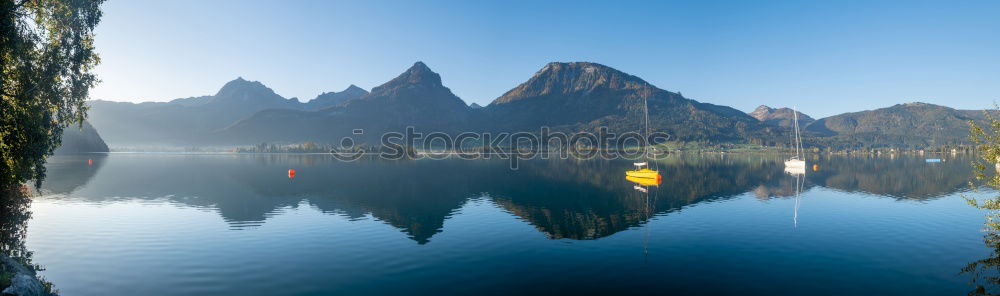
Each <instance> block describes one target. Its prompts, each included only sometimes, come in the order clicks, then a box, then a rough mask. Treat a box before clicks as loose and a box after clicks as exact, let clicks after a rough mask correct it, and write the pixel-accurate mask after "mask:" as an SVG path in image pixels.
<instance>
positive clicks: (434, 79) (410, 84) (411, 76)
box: [372, 62, 444, 93]
mask: <svg viewBox="0 0 1000 296" xmlns="http://www.w3.org/2000/svg"><path fill="white" fill-rule="evenodd" d="M400 87H405V88H418V87H419V88H444V85H442V84H441V75H438V73H434V71H432V70H431V68H429V67H427V65H425V64H424V63H423V62H416V63H413V66H411V67H410V68H409V69H406V71H404V72H403V73H402V74H399V76H396V78H393V79H392V80H389V82H386V83H385V84H382V85H380V86H377V87H375V88H372V92H373V93H377V92H380V91H384V90H389V89H395V88H400Z"/></svg>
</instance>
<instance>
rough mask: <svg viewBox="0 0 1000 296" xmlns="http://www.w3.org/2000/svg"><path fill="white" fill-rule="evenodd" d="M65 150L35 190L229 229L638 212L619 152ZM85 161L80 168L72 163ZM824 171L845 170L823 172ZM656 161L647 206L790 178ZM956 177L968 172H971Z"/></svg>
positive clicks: (597, 222)
mask: <svg viewBox="0 0 1000 296" xmlns="http://www.w3.org/2000/svg"><path fill="white" fill-rule="evenodd" d="M73 157H79V156H63V157H62V158H61V159H58V160H54V161H53V163H62V164H63V165H53V166H50V168H49V175H50V178H49V179H47V180H46V182H45V183H44V184H43V185H44V189H45V190H48V191H49V192H53V193H68V192H72V194H71V195H68V196H69V197H64V196H62V195H54V196H53V198H77V199H84V200H88V201H93V202H105V201H108V200H113V199H122V198H128V199H166V200H170V201H173V202H176V203H179V204H184V205H189V206H195V207H206V208H213V209H215V210H217V211H218V212H219V214H220V215H221V216H222V218H223V219H225V220H226V221H228V222H230V223H232V225H234V227H237V226H242V225H247V224H250V225H254V224H260V223H263V222H264V221H265V220H266V219H267V218H268V216H270V215H273V214H274V213H275V212H277V211H280V209H282V208H294V207H297V206H298V205H300V204H301V203H302V202H303V201H306V202H307V203H308V204H310V205H312V206H314V207H316V208H318V209H319V210H321V211H323V212H327V213H336V214H340V215H345V216H347V217H350V218H361V217H364V216H365V215H368V214H370V215H371V216H373V217H375V218H377V219H379V220H382V221H384V222H386V223H387V224H390V225H392V226H393V227H396V228H399V229H400V230H402V231H403V232H405V233H407V234H408V235H409V236H410V237H411V238H412V239H414V240H415V241H417V242H418V243H426V242H428V241H429V239H430V238H431V236H433V235H434V234H436V233H438V232H440V231H441V230H442V227H443V225H444V221H445V220H446V219H448V218H449V217H450V215H451V214H452V213H453V212H454V211H455V210H457V209H459V208H461V207H462V205H463V204H464V203H465V202H466V201H467V200H468V199H470V198H476V197H480V196H482V195H484V194H485V195H487V196H490V197H491V198H492V200H493V201H495V202H496V203H497V204H498V205H499V206H501V207H503V208H504V209H506V210H507V211H509V212H511V213H512V214H514V215H516V216H518V217H519V218H521V219H523V220H525V221H526V222H528V223H530V224H532V225H534V226H535V227H536V228H538V229H539V230H540V231H542V232H544V233H546V234H547V235H548V236H549V237H552V238H571V239H595V238H600V237H604V236H608V235H611V234H614V233H616V232H618V231H622V230H625V229H627V228H629V227H633V226H637V225H639V224H641V223H643V222H645V221H644V218H643V217H647V215H645V214H643V211H644V209H645V199H644V197H642V196H640V195H639V194H637V192H636V191H635V190H634V189H633V188H632V185H633V184H632V183H630V182H628V181H626V180H625V179H624V177H623V176H622V171H624V170H625V169H626V168H628V167H629V165H630V163H629V162H627V161H597V160H595V161H574V160H536V161H528V162H523V163H522V164H521V165H522V166H521V169H519V170H517V171H511V170H509V169H508V167H507V163H506V162H504V161H499V160H494V161H462V160H441V161H433V160H422V161H408V162H385V161H371V160H369V161H360V162H355V163H342V162H338V161H335V160H333V159H332V158H331V157H329V156H327V155H211V156H206V155H113V156H110V157H106V158H100V159H96V158H95V164H94V166H91V167H89V168H86V167H87V165H86V157H84V158H83V159H74V158H73ZM772 158H773V159H772ZM921 161H922V160H921ZM955 162H956V163H957V162H958V161H955ZM820 163H821V165H822V166H824V168H829V169H824V170H821V171H820V172H810V174H809V175H807V176H808V177H809V180H810V183H813V184H820V185H826V186H831V187H834V188H838V189H840V190H845V191H866V192H875V193H879V194H886V195H893V196H907V194H917V195H916V196H917V198H927V197H929V196H937V195H941V194H944V193H948V192H951V191H954V190H956V189H958V188H961V187H962V186H963V185H964V183H960V184H958V183H956V184H955V185H954V186H951V185H941V184H937V182H919V181H915V182H913V183H912V184H913V186H918V187H920V186H924V187H929V188H925V189H917V188H901V191H893V190H895V189H896V187H895V186H898V183H897V182H890V183H888V185H889V187H887V188H878V187H877V186H876V187H874V188H870V187H866V186H871V184H869V183H867V182H861V181H858V182H843V181H837V180H844V179H847V178H846V177H843V176H841V175H842V174H854V175H861V176H864V175H865V174H868V173H869V172H867V171H865V170H868V169H879V170H882V171H881V173H886V172H890V173H891V174H904V175H905V174H906V173H907V172H912V171H914V168H912V167H909V166H908V165H904V166H902V167H901V168H893V167H891V166H890V167H881V166H878V165H874V166H872V165H870V164H865V163H857V162H856V161H854V160H851V161H847V162H845V164H844V167H842V168H841V167H836V164H835V162H832V161H830V162H829V163H824V162H822V161H821V162H820ZM851 163H853V164H851ZM77 164H79V165H77ZM948 164H951V163H950V162H949V163H948ZM97 167H100V170H99V171H98V170H97V169H96V168H97ZM85 168H86V170H87V171H86V172H84V171H81V170H84V169H85ZM289 168H294V169H295V170H296V171H297V174H296V178H295V179H291V180H290V179H288V178H287V176H286V171H287V170H288V169H289ZM833 169H839V170H844V172H829V173H826V172H825V171H827V170H833ZM852 169H854V170H855V171H852ZM660 170H661V172H662V174H663V176H664V179H663V184H661V185H660V186H659V187H658V188H655V189H652V191H651V196H654V197H655V199H654V204H653V205H652V208H653V209H654V210H655V212H656V213H667V212H672V211H676V210H679V209H681V208H682V207H684V206H687V205H691V204H695V203H699V202H702V201H711V200H719V199H724V198H728V197H733V196H737V195H740V194H742V193H745V192H748V191H754V192H757V191H759V190H762V189H760V188H761V187H762V188H765V189H763V190H765V191H766V192H768V193H767V194H768V196H771V193H770V192H771V191H768V190H771V189H774V190H779V188H785V187H789V186H783V185H786V184H784V183H783V182H785V183H787V182H789V181H788V180H787V179H788V178H785V176H784V175H783V173H782V171H781V167H780V160H779V157H770V158H768V157H760V156H741V157H739V158H733V157H727V158H725V159H721V158H718V157H697V156H695V157H686V158H682V157H674V158H670V159H667V160H664V161H662V162H660ZM872 173H874V172H872ZM949 174H951V175H949V176H943V175H941V174H940V173H919V174H918V175H919V176H920V177H934V176H939V177H947V179H948V180H949V182H951V181H950V180H951V179H953V178H958V177H960V176H953V175H956V174H958V172H951V173H949ZM911 175H912V173H911ZM925 175H926V176H925ZM80 176H83V177H80ZM965 176H966V178H965V180H968V178H967V176H968V170H966V172H965ZM899 178H904V177H899ZM88 180H89V181H88ZM948 184H951V183H948ZM862 185H863V186H862ZM837 186H842V187H837ZM850 186H855V187H850ZM948 186H951V187H948ZM769 188H771V189H769ZM876 190H877V191H876ZM949 190H950V191H949ZM775 195H782V194H775Z"/></svg>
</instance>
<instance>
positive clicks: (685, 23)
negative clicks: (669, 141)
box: [92, 0, 1000, 117]
mask: <svg viewBox="0 0 1000 296" xmlns="http://www.w3.org/2000/svg"><path fill="white" fill-rule="evenodd" d="M103 8H104V18H103V20H102V22H101V24H100V25H99V26H98V28H97V44H96V45H97V49H98V52H100V54H101V58H102V64H101V65H100V66H99V67H98V68H97V70H96V71H97V74H98V75H99V77H100V79H101V80H102V81H103V82H102V83H101V84H100V85H99V86H98V87H97V88H96V89H94V90H93V92H92V98H94V99H106V100H115V101H136V102H137V101H166V100H170V99H174V98H179V97H189V96H198V95H208V94H214V93H215V92H216V90H218V89H219V87H221V86H222V84H224V83H225V82H227V81H229V80H232V79H234V78H236V77H237V76H242V77H244V78H246V79H249V80H258V81H261V82H263V83H264V84H265V85H267V86H269V87H271V88H272V89H274V90H275V91H276V92H277V93H278V94H280V95H282V96H285V97H299V98H300V99H301V100H303V101H305V100H309V99H312V98H314V97H315V96H316V95H318V94H319V93H321V92H324V91H340V90H342V89H344V88H346V87H347V86H348V85H350V84H356V85H358V86H361V87H363V88H365V89H371V88H372V87H374V86H377V85H379V84H381V83H384V82H385V81H388V80H389V79H391V78H393V77H395V76H396V75H398V74H399V73H400V72H402V71H403V70H405V69H406V68H407V67H409V66H410V65H412V64H413V62H415V61H418V60H419V61H424V62H425V63H427V65H428V66H430V67H431V69H433V70H434V71H436V72H438V73H440V74H441V76H442V79H443V81H444V84H445V85H446V86H448V87H450V88H451V89H452V91H453V92H454V93H455V94H456V95H458V96H459V97H461V98H462V99H464V100H465V101H466V102H467V103H471V102H476V103H479V104H483V105H485V104H486V103H489V102H490V101H492V100H493V99H494V98H496V97H497V96H499V95H501V94H503V92H505V91H507V90H509V89H510V88H513V87H514V86H516V85H517V84H518V83H521V82H523V81H525V80H527V79H528V78H529V77H531V75H532V74H534V72H535V71H537V70H538V69H540V68H541V67H542V66H543V65H545V63H547V62H551V61H563V62H567V61H592V62H598V63H602V64H605V65H608V66H611V67H615V68H617V69H619V70H622V71H625V72H627V73H630V74H633V75H637V76H639V77H642V78H643V79H645V80H646V81H649V82H650V83H652V84H654V85H656V86H658V87H660V88H663V89H666V90H671V91H680V92H682V93H683V94H684V95H685V96H686V97H689V98H693V99H696V100H699V101H702V102H709V103H714V104H723V105H729V106H732V107H735V108H737V109H740V110H743V111H749V110H752V109H753V108H755V107H756V106H758V105H760V104H767V105H771V106H792V105H796V106H798V107H799V109H801V110H802V111H803V112H805V113H807V114H810V115H813V116H816V117H822V116H829V115H834V114H838V113H842V112H849V111H859V110H865V109H874V108H880V107H885V106H889V105H892V104H896V103H902V102H910V101H924V102H929V103H935V104H942V105H947V106H951V107H956V108H962V109H973V108H986V107H990V106H992V103H993V101H994V100H998V101H1000V1H982V2H978V1H935V2H931V1H926V2H925V1H899V2H879V1H787V2H765V1H740V2H735V1H734V2H728V1H719V2H711V1H690V2H619V1H613V2H612V1H608V2H597V1H579V2H577V1H523V2H518V1H448V2H445V1H354V2H334V1H315V2H306V1H271V2H265V1H128V0H111V1H108V2H107V3H106V4H105V5H104V6H103Z"/></svg>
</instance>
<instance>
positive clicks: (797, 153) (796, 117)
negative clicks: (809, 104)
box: [792, 107, 802, 158]
mask: <svg viewBox="0 0 1000 296" xmlns="http://www.w3.org/2000/svg"><path fill="white" fill-rule="evenodd" d="M792 118H794V120H795V122H794V124H795V157H796V158H800V157H802V155H801V154H802V138H801V137H799V112H798V111H796V110H795V107H792Z"/></svg>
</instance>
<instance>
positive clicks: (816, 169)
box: [813, 164, 819, 172]
mask: <svg viewBox="0 0 1000 296" xmlns="http://www.w3.org/2000/svg"><path fill="white" fill-rule="evenodd" d="M818 170H819V165H818V164H814V165H813V172H815V171H818Z"/></svg>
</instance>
